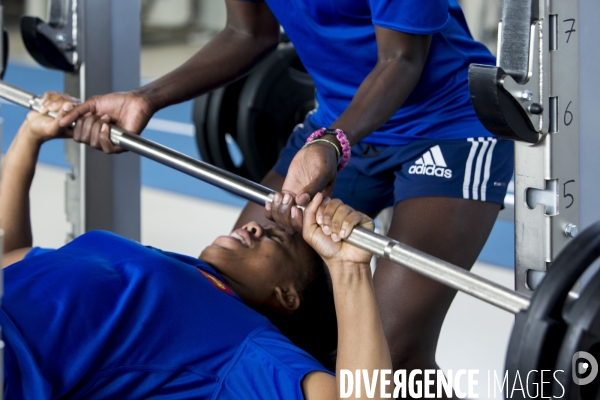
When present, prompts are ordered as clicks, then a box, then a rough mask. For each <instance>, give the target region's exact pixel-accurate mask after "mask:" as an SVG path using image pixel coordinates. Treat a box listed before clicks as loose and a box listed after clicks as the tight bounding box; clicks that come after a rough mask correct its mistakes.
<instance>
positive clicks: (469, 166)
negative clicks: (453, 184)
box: [463, 138, 479, 199]
mask: <svg viewBox="0 0 600 400" xmlns="http://www.w3.org/2000/svg"><path fill="white" fill-rule="evenodd" d="M467 140H468V141H469V142H471V151H469V157H468V158H467V163H466V164H465V180H464V181H463V198H465V199H468V198H469V192H470V191H469V187H470V186H471V169H472V168H473V159H474V158H475V154H476V153H477V148H478V147H479V142H478V141H476V140H475V139H473V138H469V139H467Z"/></svg>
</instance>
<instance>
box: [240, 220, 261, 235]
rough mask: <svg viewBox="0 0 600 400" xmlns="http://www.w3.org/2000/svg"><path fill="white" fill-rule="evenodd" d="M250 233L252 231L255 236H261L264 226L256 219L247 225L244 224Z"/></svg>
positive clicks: (244, 227)
mask: <svg viewBox="0 0 600 400" xmlns="http://www.w3.org/2000/svg"><path fill="white" fill-rule="evenodd" d="M243 229H245V230H246V231H247V232H248V233H250V234H251V235H252V236H254V237H255V238H259V237H261V236H262V235H263V228H262V226H260V225H259V224H258V223H257V222H255V221H250V222H248V223H247V224H246V225H244V226H243Z"/></svg>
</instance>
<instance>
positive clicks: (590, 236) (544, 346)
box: [0, 81, 600, 399]
mask: <svg viewBox="0 0 600 400" xmlns="http://www.w3.org/2000/svg"><path fill="white" fill-rule="evenodd" d="M0 97H1V98H3V99H6V100H8V101H10V102H13V103H15V104H17V105H20V106H24V107H27V108H29V109H31V110H35V111H37V110H39V109H40V107H41V104H40V97H39V96H37V95H35V94H33V93H29V92H27V91H25V90H22V89H20V88H17V87H15V86H12V85H9V84H7V83H4V82H1V81H0ZM51 116H53V117H55V115H52V114H51ZM110 139H111V141H112V142H113V143H114V144H115V145H118V146H120V147H122V148H123V149H125V150H129V151H132V152H134V153H137V154H139V155H141V156H143V157H146V158H149V159H151V160H154V161H157V162H159V163H161V164H164V165H166V166H168V167H171V168H174V169H176V170H178V171H181V172H183V173H185V174H188V175H190V176H193V177H195V178H198V179H200V180H202V181H204V182H207V183H209V184H211V185H214V186H216V187H219V188H221V189H224V190H226V191H228V192H230V193H233V194H235V195H238V196H240V197H242V198H244V199H246V200H249V201H252V202H254V203H257V204H261V205H264V204H266V203H267V202H270V201H272V198H273V195H274V193H275V192H274V191H273V190H271V189H269V188H267V187H265V186H262V185H260V184H257V183H255V182H253V181H251V180H249V179H245V178H243V177H240V176H238V175H236V174H233V173H232V172H229V171H225V170H223V169H220V168H217V167H215V166H213V165H211V164H208V163H206V162H203V161H199V160H196V159H194V158H192V157H190V156H187V155H185V154H182V153H179V152H177V151H175V150H172V149H170V148H168V147H165V146H162V145H160V144H158V143H155V142H153V141H150V140H148V139H145V138H142V137H140V136H138V135H133V134H130V133H127V132H125V131H123V130H122V129H120V128H118V127H115V126H111V130H110ZM345 241H347V242H348V243H350V244H352V245H355V246H357V247H359V248H362V249H365V250H367V251H369V252H371V253H372V254H374V255H376V256H379V257H383V258H385V259H388V260H390V261H392V262H393V263H396V264H399V265H402V266H404V267H406V268H409V269H410V270H413V271H415V272H417V273H419V274H421V275H424V276H426V277H429V278H431V279H433V280H435V281H437V282H440V283H442V284H444V285H446V286H449V287H451V288H453V289H456V290H459V291H461V292H463V293H466V294H468V295H470V296H473V297H476V298H478V299H480V300H482V301H485V302H486V303H489V304H492V305H494V306H496V307H499V308H501V309H503V310H506V311H508V312H511V313H513V314H516V320H515V325H514V327H513V332H512V334H511V338H510V342H509V347H508V352H507V356H506V365H505V367H506V372H507V376H508V378H509V379H508V382H509V384H510V386H511V388H512V387H513V385H514V384H517V383H516V382H517V381H519V382H521V384H522V385H523V391H519V390H517V392H516V393H515V392H514V391H513V393H512V395H511V396H510V397H511V398H523V399H525V398H530V397H529V394H528V393H530V392H529V391H532V390H535V389H536V386H535V385H538V386H537V390H539V388H540V387H541V386H543V387H545V388H546V394H548V393H549V392H550V390H554V395H555V397H558V398H561V396H560V394H561V391H563V392H565V393H566V391H567V390H568V391H569V392H568V394H567V395H568V396H569V397H562V398H569V399H577V398H597V395H598V384H597V382H596V384H595V386H594V385H591V384H590V385H585V386H580V385H577V384H574V381H573V380H571V381H570V379H571V374H572V372H573V371H575V367H574V366H575V365H576V360H572V358H573V356H574V354H575V353H577V352H581V351H585V352H588V353H591V354H592V355H594V354H598V355H599V356H600V349H599V347H600V290H598V288H600V274H595V275H594V276H593V277H592V279H591V283H590V284H589V285H588V286H586V287H585V288H584V289H583V291H582V293H581V297H580V298H579V299H576V300H570V301H569V299H570V298H572V297H573V296H572V295H570V290H571V288H572V287H573V285H574V284H575V283H576V282H577V280H578V279H579V278H580V277H581V275H582V274H583V273H584V272H585V271H586V270H587V269H588V267H589V266H590V265H592V263H593V261H594V260H595V259H596V258H598V256H599V255H600V222H598V223H596V224H594V225H592V226H590V227H589V228H588V229H586V230H585V231H584V232H582V233H581V234H580V235H579V236H578V237H577V238H575V239H573V240H572V241H571V242H570V243H569V245H568V246H566V247H565V249H564V250H563V251H562V252H561V254H560V255H559V256H558V258H557V259H556V262H555V263H554V265H553V266H552V267H551V268H550V269H549V271H548V272H547V274H546V277H545V278H544V279H543V281H542V283H541V284H540V285H539V286H538V288H537V289H536V291H535V292H534V294H533V296H532V298H531V299H530V298H528V297H527V296H525V295H523V294H520V293H517V292H515V291H513V290H510V289H507V288H505V287H503V286H500V285H498V284H496V283H495V282H492V281H489V280H487V279H485V278H482V277H480V276H477V275H475V274H473V273H471V272H469V271H466V270H464V269H462V268H460V267H458V266H455V265H453V264H451V263H448V262H446V261H443V260H440V259H437V258H435V257H433V256H430V255H428V254H426V253H424V252H422V251H419V250H416V249H413V248H411V247H409V246H407V245H405V244H402V243H400V242H398V241H396V240H393V239H390V238H388V237H385V236H383V235H380V234H377V233H375V232H372V231H368V230H366V229H364V228H361V227H357V228H355V229H354V230H353V231H352V233H351V234H350V236H349V237H348V238H347V239H345ZM558 367H560V368H558ZM557 368H558V369H561V370H563V375H562V376H560V378H561V380H560V381H558V382H561V384H558V382H555V383H556V384H554V385H553V384H552V381H545V382H542V381H543V379H544V376H543V374H540V373H539V372H541V371H542V370H550V371H555V370H557ZM530 371H538V373H537V374H534V376H533V378H530V375H531V373H530ZM575 372H577V371H575ZM588 372H589V371H588ZM592 372H593V371H592ZM596 372H597V367H596ZM588 375H589V374H588ZM582 378H583V379H585V376H583V377H582ZM524 381H525V384H523V383H522V382H524ZM598 381H600V379H599V380H598ZM539 385H541V386H539ZM581 388H584V389H585V390H586V391H585V392H584V390H582V389H581ZM590 392H591V394H590ZM520 395H522V397H520ZM584 395H585V397H583V396H584ZM563 396H564V395H563ZM589 396H591V397H589Z"/></svg>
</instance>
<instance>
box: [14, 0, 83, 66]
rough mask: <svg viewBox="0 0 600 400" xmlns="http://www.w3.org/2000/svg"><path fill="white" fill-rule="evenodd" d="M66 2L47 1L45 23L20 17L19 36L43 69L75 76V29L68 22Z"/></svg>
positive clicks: (77, 58)
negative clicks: (46, 18) (70, 73)
mask: <svg viewBox="0 0 600 400" xmlns="http://www.w3.org/2000/svg"><path fill="white" fill-rule="evenodd" d="M72 8H73V5H72V4H71V1H70V0H62V1H51V2H50V7H49V8H48V10H49V19H48V23H45V22H44V21H42V20H41V19H39V18H37V17H29V16H23V17H21V35H22V36H23V43H24V44H25V47H26V48H27V51H28V52H29V54H31V56H32V57H33V58H34V60H35V61H37V62H38V63H40V65H43V66H44V67H46V68H52V69H58V70H61V71H65V72H75V71H76V70H78V69H79V66H80V65H81V60H80V58H79V53H78V51H77V40H78V38H77V36H76V35H77V34H76V32H77V29H75V27H74V26H73V23H74V19H73V18H70V12H69V11H70V10H71V9H72Z"/></svg>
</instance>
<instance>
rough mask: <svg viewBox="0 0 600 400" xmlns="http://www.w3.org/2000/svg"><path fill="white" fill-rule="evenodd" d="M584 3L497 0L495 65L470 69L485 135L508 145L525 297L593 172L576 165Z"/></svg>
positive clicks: (566, 238)
mask: <svg viewBox="0 0 600 400" xmlns="http://www.w3.org/2000/svg"><path fill="white" fill-rule="evenodd" d="M584 1H585V0H546V1H541V0H504V1H503V6H502V7H503V8H502V21H501V24H500V29H499V34H498V65H497V66H490V65H477V64H472V65H471V66H470V67H469V89H470V92H471V100H472V103H473V107H474V108H475V112H476V114H477V116H478V117H479V119H480V120H481V122H482V123H483V124H484V126H485V127H486V128H487V129H488V130H489V131H490V132H492V133H494V134H495V135H497V136H500V137H503V138H507V139H512V140H515V190H514V193H515V201H514V204H515V227H517V229H515V270H516V274H515V287H516V289H517V291H519V292H521V293H525V294H530V293H532V290H533V289H535V286H536V283H537V282H538V281H539V278H540V277H541V276H543V274H544V272H545V271H546V270H547V269H548V267H549V265H551V264H552V262H553V261H554V260H555V259H556V258H557V257H558V254H559V253H560V251H561V250H562V249H563V248H564V247H565V246H566V245H567V244H568V243H569V242H570V241H571V240H572V238H573V237H574V236H575V235H576V234H577V230H578V229H577V227H578V226H581V224H582V223H584V224H585V222H586V221H585V220H583V221H580V205H583V204H584V203H585V200H586V199H583V200H584V201H583V202H581V203H580V199H582V197H581V196H580V188H583V187H584V185H583V183H582V179H583V176H585V171H586V169H588V168H589V169H596V170H597V166H596V165H597V164H596V163H597V161H596V160H597V158H595V159H594V161H593V162H589V164H588V165H589V166H586V167H585V168H584V165H583V164H582V165H581V168H580V165H579V161H580V157H579V153H580V146H579V143H580V142H579V137H580V136H581V135H583V134H584V133H585V131H581V132H580V130H579V118H580V113H579V106H580V100H579V99H580V96H579V71H580V69H579V66H578V62H579V58H580V51H579V41H580V37H581V38H582V37H583V35H581V34H580V31H581V30H580V26H579V20H580V16H582V15H583V13H580V12H579V3H582V2H584ZM596 4H597V2H596ZM582 54H583V52H582ZM594 65H595V64H594ZM581 104H584V103H581ZM592 113H593V111H591V112H590V114H592ZM592 131H594V130H593V129H592ZM589 135H590V136H591V135H592V133H590V134H589ZM586 143H590V144H591V142H590V140H589V139H588V140H587V141H586ZM582 148H583V147H582ZM590 167H594V168H590ZM587 183H588V185H587V186H588V187H597V186H598V185H597V183H596V182H592V181H589V182H587ZM587 190H589V189H587ZM587 198H588V199H590V200H591V199H594V198H597V196H596V197H593V196H588V197H587ZM588 201H589V200H588ZM591 201H592V203H594V201H593V200H591ZM596 215H597V214H596ZM597 219H598V217H597V216H594V217H593V218H588V219H587V222H591V221H595V220H597Z"/></svg>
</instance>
